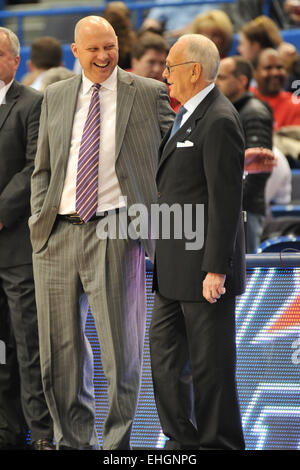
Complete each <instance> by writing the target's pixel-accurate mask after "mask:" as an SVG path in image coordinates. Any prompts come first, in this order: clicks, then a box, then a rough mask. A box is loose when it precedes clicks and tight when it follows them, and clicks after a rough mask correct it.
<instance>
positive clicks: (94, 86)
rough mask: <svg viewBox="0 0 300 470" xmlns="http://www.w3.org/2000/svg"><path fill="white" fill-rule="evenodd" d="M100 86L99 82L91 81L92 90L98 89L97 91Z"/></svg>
mask: <svg viewBox="0 0 300 470" xmlns="http://www.w3.org/2000/svg"><path fill="white" fill-rule="evenodd" d="M100 87H101V85H100V83H93V86H92V88H93V91H95V90H98V91H99V90H100Z"/></svg>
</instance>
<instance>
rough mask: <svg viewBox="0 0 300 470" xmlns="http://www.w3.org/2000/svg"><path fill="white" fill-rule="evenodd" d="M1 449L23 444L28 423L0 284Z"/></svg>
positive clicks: (6, 307)
mask: <svg viewBox="0 0 300 470" xmlns="http://www.w3.org/2000/svg"><path fill="white" fill-rule="evenodd" d="M0 341H2V342H3V343H2V345H3V346H4V348H3V349H2V351H3V356H4V357H3V358H2V357H1V359H2V361H1V364H0V449H2V448H13V447H15V448H23V447H24V446H25V444H26V434H27V426H26V423H25V418H24V414H23V410H22V404H21V390H20V375H19V366H18V361H17V351H16V343H15V338H14V335H13V332H12V327H11V321H10V317H9V310H8V305H7V299H6V296H5V294H4V291H3V289H2V287H1V286H0Z"/></svg>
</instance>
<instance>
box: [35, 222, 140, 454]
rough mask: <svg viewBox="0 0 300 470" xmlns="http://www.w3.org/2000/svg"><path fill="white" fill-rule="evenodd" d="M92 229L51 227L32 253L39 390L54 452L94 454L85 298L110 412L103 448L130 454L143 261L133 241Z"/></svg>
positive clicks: (85, 226)
mask: <svg viewBox="0 0 300 470" xmlns="http://www.w3.org/2000/svg"><path fill="white" fill-rule="evenodd" d="M96 227H97V222H96V221H92V222H88V223H87V224H83V225H72V224H70V223H68V222H66V221H61V220H59V221H57V223H56V226H55V227H54V229H53V232H52V234H51V236H50V238H49V241H48V243H47V245H46V246H45V247H44V248H43V249H42V250H41V251H40V252H38V253H36V254H34V257H33V260H34V272H35V282H36V291H37V305H38V319H39V332H40V348H41V364H42V376H43V382H44V389H45V394H46V398H47V402H48V405H49V408H50V411H51V414H52V418H53V420H54V425H55V438H56V441H57V443H58V447H59V446H60V445H67V446H70V447H72V448H77V449H88V448H95V449H96V448H98V441H97V435H96V430H95V423H94V417H95V403H94V389H93V358H92V353H91V348H90V346H89V343H88V341H87V339H86V337H85V334H84V325H85V320H86V318H85V316H86V315H85V313H86V312H85V310H84V309H80V306H79V294H80V293H81V292H82V289H83V291H84V292H85V294H86V296H87V300H88V303H89V304H90V306H91V311H92V314H93V316H94V320H95V325H96V329H97V333H98V337H99V341H100V348H101V357H102V364H103V369H104V373H105V375H106V377H107V380H108V401H109V411H108V415H107V417H106V420H105V423H104V429H103V448H104V449H128V448H130V444H129V440H130V433H131V427H132V422H133V418H134V415H135V411H136V406H137V400H138V393H139V387H140V376H141V366H142V353H143V343H144V330H145V317H146V313H145V255H144V250H143V249H142V247H141V245H140V243H139V242H138V241H135V240H126V239H125V240H123V239H102V240H100V239H99V238H98V236H97V234H96Z"/></svg>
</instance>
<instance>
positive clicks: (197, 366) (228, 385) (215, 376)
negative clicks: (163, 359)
mask: <svg viewBox="0 0 300 470" xmlns="http://www.w3.org/2000/svg"><path fill="white" fill-rule="evenodd" d="M182 310H183V314H184V318H185V325H186V331H187V337H188V345H189V357H190V361H191V369H192V376H193V387H194V404H195V418H196V423H197V429H198V439H199V443H200V449H207V450H214V449H216V450H217V449H219V450H243V449H244V448H245V443H244V437H243V431H242V425H241V418H240V411H239V404H238V396H237V388H236V378H235V369H236V346H235V297H234V296H223V297H221V298H220V299H219V300H218V301H217V302H215V303H214V304H210V303H208V302H195V303H194V302H184V303H182Z"/></svg>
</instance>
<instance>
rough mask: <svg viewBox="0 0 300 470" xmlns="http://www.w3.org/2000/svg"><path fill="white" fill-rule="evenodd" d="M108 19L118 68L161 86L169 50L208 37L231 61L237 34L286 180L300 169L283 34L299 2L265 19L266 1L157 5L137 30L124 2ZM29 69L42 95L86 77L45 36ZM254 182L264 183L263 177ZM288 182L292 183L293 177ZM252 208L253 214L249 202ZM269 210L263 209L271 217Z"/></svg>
mask: <svg viewBox="0 0 300 470" xmlns="http://www.w3.org/2000/svg"><path fill="white" fill-rule="evenodd" d="M167 2H168V0H166V3H167ZM16 3H28V2H20V1H17V0H12V1H10V2H9V1H7V2H6V4H7V5H9V4H16ZM31 3H34V2H31ZM154 3H155V1H154ZM297 3H299V5H297ZM103 16H104V17H105V18H106V19H107V20H108V21H109V22H110V23H111V24H112V26H113V27H114V29H115V31H116V33H117V36H118V38H119V48H120V51H119V52H120V54H119V66H120V67H121V68H123V69H125V70H127V71H131V72H133V73H135V74H137V75H141V76H145V77H149V78H153V79H156V80H163V77H162V74H163V70H164V67H165V61H166V57H167V55H168V50H169V48H170V46H171V45H172V44H173V43H174V41H175V40H176V39H177V38H178V37H179V36H180V35H182V34H186V33H197V34H203V35H205V36H207V37H209V38H210V39H211V40H212V41H213V42H214V43H215V44H216V46H217V48H218V50H219V53H220V57H221V59H224V58H227V57H230V56H232V52H233V50H232V45H233V40H234V35H235V34H237V36H238V46H237V51H238V54H239V55H240V57H241V58H242V59H243V60H245V61H246V62H247V63H248V64H249V67H251V77H252V78H251V83H249V86H250V88H249V90H248V89H247V93H248V94H249V95H251V96H255V97H256V98H257V99H259V100H260V101H262V102H264V103H267V106H268V108H269V110H270V111H271V113H272V116H273V136H272V138H273V141H272V145H273V151H274V154H275V155H276V156H277V160H278V167H280V168H281V169H285V175H287V173H288V169H289V170H290V169H291V168H298V167H299V166H300V163H299V162H300V160H299V156H300V131H299V129H300V106H299V102H298V100H299V98H298V92H297V88H299V87H298V86H297V84H298V82H297V80H299V79H300V58H299V54H298V51H297V49H296V47H295V46H294V45H293V44H290V43H287V42H285V41H284V40H283V38H282V30H283V29H286V28H297V27H298V26H299V25H300V1H299V2H295V1H292V0H277V1H272V2H271V5H270V12H269V16H268V17H267V16H265V15H264V1H263V0H252V1H248V0H247V1H245V0H237V1H236V2H233V3H230V4H227V3H226V4H216V5H214V6H213V8H212V6H211V5H199V4H198V5H196V4H195V5H189V6H184V7H183V6H178V7H177V6H169V7H168V6H167V7H160V6H157V7H154V8H152V9H151V10H149V11H147V14H146V16H145V18H144V21H143V23H142V25H141V26H140V28H139V29H137V28H135V27H134V26H133V22H132V15H131V12H130V10H129V9H128V7H127V5H126V3H124V2H119V1H113V2H109V3H108V4H107V6H106V8H105V10H104V12H103ZM45 57H47V61H45ZM27 66H28V74H26V76H24V77H23V79H22V82H23V83H24V84H27V85H29V86H32V87H34V88H36V89H39V90H43V89H44V88H45V86H47V85H48V84H49V83H52V82H54V81H57V80H61V79H64V78H68V77H69V76H71V75H72V74H74V73H80V71H81V67H80V64H79V62H78V61H75V65H74V69H73V70H68V69H67V68H66V67H65V66H64V64H63V59H62V49H61V45H60V41H58V40H57V38H54V37H52V38H51V37H48V36H45V37H42V38H39V39H37V40H36V41H34V42H33V43H32V47H31V57H30V60H29V61H28V64H27ZM49 69H50V70H49ZM171 106H172V108H173V109H174V110H175V112H177V110H178V108H179V106H180V103H178V102H177V101H176V100H174V99H171ZM243 114H245V110H244V112H243ZM280 174H281V172H279V171H278V168H277V169H276V170H274V176H273V175H271V177H269V178H264V177H261V179H262V180H265V181H267V180H268V181H269V180H270V183H268V182H267V184H266V188H271V187H272V190H271V189H269V190H268V196H267V195H266V198H265V203H266V208H268V207H269V204H270V203H271V202H272V201H271V200H270V194H274V197H273V199H274V201H276V186H278V191H277V192H278V194H279V199H278V198H277V200H283V199H282V198H281V197H280V194H281V192H282V188H281V187H280V185H281V184H282V185H283V183H282V182H281V179H280V178H279V175H280ZM276 175H277V177H276V178H275V176H276ZM269 176H270V175H269ZM255 178H256V179H257V180H259V177H254V178H253V179H254V180H255ZM287 180H288V181H289V182H290V174H289V175H287V178H286V179H285V181H287ZM271 183H272V184H271ZM246 187H247V185H245V188H246ZM285 187H286V188H288V190H287V191H285V195H284V201H288V200H290V193H291V191H290V183H289V184H288V185H286V186H285ZM266 192H267V191H266ZM250 207H251V208H252V209H253V204H252V203H251V201H250ZM266 208H265V209H264V210H265V211H267V212H269V209H266ZM264 210H262V208H261V206H260V207H259V209H258V211H257V213H259V214H262V213H263V211H264ZM252 212H253V211H252ZM254 213H255V210H254ZM252 251H253V250H252Z"/></svg>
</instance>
